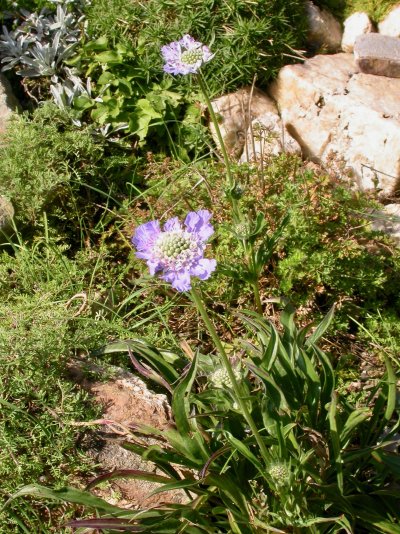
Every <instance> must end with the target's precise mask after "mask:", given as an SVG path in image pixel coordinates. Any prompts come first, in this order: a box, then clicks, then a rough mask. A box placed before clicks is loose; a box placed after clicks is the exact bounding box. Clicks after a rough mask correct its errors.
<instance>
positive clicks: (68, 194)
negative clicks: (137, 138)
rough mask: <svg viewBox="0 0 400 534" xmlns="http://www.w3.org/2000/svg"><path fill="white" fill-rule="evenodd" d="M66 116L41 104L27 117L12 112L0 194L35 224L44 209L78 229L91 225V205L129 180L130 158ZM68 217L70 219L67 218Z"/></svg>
mask: <svg viewBox="0 0 400 534" xmlns="http://www.w3.org/2000/svg"><path fill="white" fill-rule="evenodd" d="M71 119H72V117H71V114H70V113H69V112H68V111H62V110H60V109H59V108H57V107H56V106H55V105H54V104H51V103H48V102H47V103H45V104H44V105H43V106H40V107H39V108H38V109H36V110H35V111H34V112H33V114H32V116H31V117H30V116H29V115H28V114H24V115H14V118H13V120H12V121H11V122H10V125H9V127H8V129H7V132H6V134H4V136H3V138H2V142H1V145H0V176H1V179H0V194H2V195H4V196H6V197H8V198H10V200H11V201H12V202H13V204H14V206H15V210H16V218H17V220H19V221H22V222H23V223H28V222H29V223H35V222H36V221H37V220H40V218H41V214H42V213H43V212H44V211H46V212H47V214H48V216H49V218H52V217H55V218H57V219H58V220H59V224H60V227H61V226H62V225H63V224H64V225H65V226H69V229H70V231H74V230H73V228H71V226H72V225H73V226H74V227H75V233H76V232H78V233H79V225H81V227H85V225H87V224H89V223H90V224H92V222H93V219H94V218H95V214H96V210H93V207H94V206H93V204H92V203H90V200H91V201H92V202H95V201H96V199H98V201H99V202H100V201H101V202H104V200H105V199H106V200H107V198H108V200H109V201H110V202H112V201H111V199H112V198H113V196H112V191H115V193H116V194H117V195H118V187H119V186H120V190H119V192H121V190H124V191H125V190H126V189H125V187H126V183H127V182H130V183H132V182H134V181H135V167H134V166H133V164H134V158H132V157H131V156H130V155H128V152H127V151H126V149H124V148H119V147H118V146H117V145H114V146H112V145H111V147H112V148H110V145H109V143H108V141H107V140H106V139H105V138H102V137H101V136H97V137H95V136H94V134H93V132H92V131H91V129H90V128H88V127H85V126H83V127H81V128H79V127H77V126H76V125H74V124H73V122H72V120H71ZM72 219H74V220H73V222H72Z"/></svg>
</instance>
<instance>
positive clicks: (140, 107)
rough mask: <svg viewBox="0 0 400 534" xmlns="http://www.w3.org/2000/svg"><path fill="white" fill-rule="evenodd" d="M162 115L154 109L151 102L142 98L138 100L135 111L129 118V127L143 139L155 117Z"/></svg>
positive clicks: (158, 117)
mask: <svg viewBox="0 0 400 534" xmlns="http://www.w3.org/2000/svg"><path fill="white" fill-rule="evenodd" d="M161 117H162V115H161V114H160V113H159V112H158V111H156V110H155V109H154V107H153V106H152V105H151V103H150V102H149V101H148V100H147V99H145V98H141V99H139V100H138V101H137V103H136V106H135V111H134V113H133V114H132V115H131V118H130V120H129V128H130V130H131V132H132V133H134V134H136V135H137V136H138V137H139V139H140V140H141V141H143V140H144V139H145V138H146V136H147V133H148V131H149V125H150V123H151V121H152V120H153V119H160V118H161Z"/></svg>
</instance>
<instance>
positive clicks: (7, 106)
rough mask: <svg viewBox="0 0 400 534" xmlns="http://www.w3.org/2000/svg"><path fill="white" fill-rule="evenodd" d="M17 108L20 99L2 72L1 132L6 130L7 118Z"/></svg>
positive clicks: (0, 97) (0, 80) (0, 94)
mask: <svg viewBox="0 0 400 534" xmlns="http://www.w3.org/2000/svg"><path fill="white" fill-rule="evenodd" d="M17 109H18V101H17V99H16V98H15V96H14V94H13V92H12V89H11V86H10V83H9V81H8V80H7V78H5V76H3V74H0V134H2V133H3V132H4V131H5V128H6V122H7V120H8V119H9V118H10V116H11V114H12V112H13V111H16V110H17Z"/></svg>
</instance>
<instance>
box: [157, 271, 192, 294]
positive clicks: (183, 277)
mask: <svg viewBox="0 0 400 534" xmlns="http://www.w3.org/2000/svg"><path fill="white" fill-rule="evenodd" d="M161 278H162V279H163V280H165V281H166V282H169V283H170V284H171V285H172V287H173V288H174V289H176V290H177V291H179V292H183V291H189V289H192V286H191V283H190V274H189V272H188V271H187V270H183V269H182V270H181V271H168V272H166V273H164V274H163V275H162V276H161Z"/></svg>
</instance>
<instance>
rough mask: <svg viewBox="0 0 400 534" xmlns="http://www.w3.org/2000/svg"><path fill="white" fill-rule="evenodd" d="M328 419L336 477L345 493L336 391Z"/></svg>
mask: <svg viewBox="0 0 400 534" xmlns="http://www.w3.org/2000/svg"><path fill="white" fill-rule="evenodd" d="M328 421H329V427H330V437H331V445H332V453H333V459H334V462H335V468H336V478H337V483H338V488H339V491H340V493H341V494H342V495H343V461H342V456H341V450H340V440H339V433H338V427H337V421H336V393H335V392H333V393H332V400H331V403H330V406H329V411H328Z"/></svg>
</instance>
